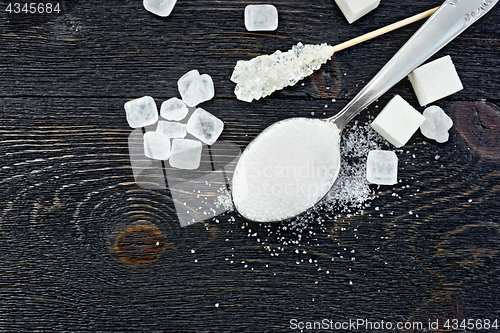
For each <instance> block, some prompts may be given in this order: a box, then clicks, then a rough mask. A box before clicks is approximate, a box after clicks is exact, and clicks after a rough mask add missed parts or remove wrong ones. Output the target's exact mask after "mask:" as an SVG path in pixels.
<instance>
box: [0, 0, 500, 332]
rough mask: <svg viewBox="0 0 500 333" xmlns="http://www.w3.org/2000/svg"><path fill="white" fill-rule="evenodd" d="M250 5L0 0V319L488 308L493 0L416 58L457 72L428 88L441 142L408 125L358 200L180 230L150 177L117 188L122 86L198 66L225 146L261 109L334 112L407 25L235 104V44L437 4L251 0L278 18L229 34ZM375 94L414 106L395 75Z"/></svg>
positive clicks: (122, 163)
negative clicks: (21, 8) (344, 8)
mask: <svg viewBox="0 0 500 333" xmlns="http://www.w3.org/2000/svg"><path fill="white" fill-rule="evenodd" d="M19 2H21V3H24V2H23V1H19ZM54 3H55V2H54ZM252 3H258V2H252V1H204V0H197V1H188V0H185V1H184V0H179V1H178V2H177V4H176V6H175V8H174V10H173V12H172V14H171V15H170V16H169V17H167V18H161V17H157V16H155V15H153V14H151V13H149V12H147V11H146V10H145V9H144V8H143V5H142V1H140V0H120V1H118V0H110V1H96V0H87V1H78V0H74V1H64V0H61V1H59V4H60V9H61V12H60V13H59V14H57V13H53V14H50V15H49V14H33V15H27V14H9V13H7V12H6V11H5V8H6V6H7V4H8V2H6V1H0V46H1V47H0V133H1V137H0V156H1V162H0V166H1V176H0V191H1V194H2V196H1V199H0V330H1V331H6V332H19V331H35V330H37V331H84V330H89V331H112V330H120V331H141V330H145V331H172V332H189V331H193V332H280V331H294V330H292V329H290V325H289V323H290V320H291V319H294V318H296V319H298V320H299V321H314V320H322V319H323V318H327V319H332V320H335V321H346V320H349V319H356V318H363V319H368V320H372V321H381V320H384V321H392V322H396V321H422V322H424V323H427V321H428V320H429V319H435V318H438V319H440V320H441V322H444V320H446V319H452V318H457V319H460V320H462V319H469V318H471V319H490V320H492V321H493V320H495V319H498V320H500V298H499V282H500V281H499V270H500V261H499V259H500V252H499V251H500V224H499V223H500V221H499V212H500V203H499V192H500V172H499V163H500V140H499V139H500V118H499V116H500V39H499V37H498V36H499V31H500V23H499V22H500V7H498V6H497V7H496V8H494V9H493V10H492V11H491V12H490V13H489V14H487V15H486V16H485V17H484V18H482V19H481V20H480V21H479V22H477V23H476V24H474V25H473V26H472V27H471V28H469V29H468V30H467V31H465V32H464V33H463V34H462V35H461V36H459V37H458V38H456V39H455V40H454V41H453V42H452V43H450V44H449V45H448V46H446V47H445V48H444V49H443V50H441V51H440V52H438V54H436V55H435V56H434V57H433V58H432V59H435V58H438V57H441V56H444V55H451V57H452V59H453V61H454V63H455V66H456V68H457V71H458V73H459V75H460V78H461V80H462V83H463V84H464V89H463V90H462V91H460V92H458V93H456V94H454V95H452V96H450V97H447V98H445V99H443V100H441V101H438V102H437V103H436V104H437V105H439V106H441V107H442V108H443V109H444V110H445V111H446V112H447V113H448V114H449V115H450V116H451V117H452V119H453V121H454V127H453V128H452V129H451V131H450V140H449V141H448V142H447V143H444V144H437V143H435V142H434V141H432V140H428V139H426V138H424V137H423V136H422V135H421V134H420V132H417V133H416V134H415V136H414V137H413V138H412V139H411V140H410V142H408V144H407V146H406V147H404V148H403V150H402V151H403V153H402V154H399V155H398V157H399V163H400V165H404V168H400V170H399V179H400V180H401V182H400V183H399V184H398V185H397V186H394V187H380V188H377V187H376V186H373V187H372V189H373V190H374V191H376V193H377V195H378V197H377V198H375V199H374V200H373V201H372V202H370V203H369V204H367V205H366V206H365V207H364V211H363V212H362V213H361V212H360V210H359V209H358V210H356V209H352V212H351V213H349V212H341V211H338V212H335V210H333V211H328V212H322V211H316V212H312V213H310V215H309V217H308V218H302V219H301V220H300V222H297V221H287V222H281V223H276V224H273V225H260V224H256V223H251V222H247V221H245V220H244V219H242V218H241V217H239V216H238V214H237V213H236V212H229V213H226V214H223V215H221V216H219V217H218V218H217V220H215V219H207V220H206V221H204V222H202V223H197V224H195V225H192V226H189V227H186V228H181V227H180V226H179V222H178V220H177V217H176V215H175V211H174V206H173V203H172V199H171V197H170V192H169V190H168V189H167V190H161V189H159V190H154V189H149V190H148V189H144V188H141V187H139V186H137V184H136V183H135V182H134V177H133V175H132V170H131V167H130V159H129V154H128V141H127V140H128V135H129V134H130V132H131V129H130V127H129V126H128V124H127V121H126V118H125V112H124V109H123V104H124V103H125V102H126V101H128V100H130V99H132V98H137V97H141V96H144V95H149V96H152V97H154V98H155V99H156V101H157V104H158V105H159V104H160V103H161V102H162V101H163V100H165V99H167V98H170V97H173V96H178V91H177V85H176V81H177V80H178V78H179V77H180V76H182V75H183V74H184V73H185V72H187V71H189V70H191V69H198V70H199V71H200V72H201V73H207V74H209V75H211V76H212V78H213V80H214V84H215V90H216V95H215V98H214V99H213V100H211V101H209V102H206V103H204V104H203V107H204V108H205V109H206V110H209V111H210V112H212V113H213V114H215V115H216V116H217V117H219V118H220V119H222V120H223V121H224V123H225V130H224V132H223V133H222V135H221V137H220V139H219V140H221V141H227V142H232V143H235V144H237V145H239V147H240V148H241V149H244V148H245V147H246V145H247V144H248V143H249V142H250V141H251V140H252V139H253V138H254V137H255V136H256V135H257V134H258V133H259V132H260V131H262V130H263V129H264V128H266V127H267V126H269V125H270V124H272V123H274V122H275V121H278V120H281V119H285V118H288V117H292V116H305V117H313V116H312V115H311V113H312V112H315V113H316V115H318V114H319V115H320V114H323V113H325V117H327V116H332V115H334V114H335V113H336V112H338V111H339V110H340V109H341V107H342V106H344V105H345V104H346V103H347V102H348V101H349V100H350V99H351V98H352V97H354V95H355V94H356V93H357V92H358V91H359V90H360V88H361V87H362V86H363V85H364V84H365V83H366V82H368V80H369V79H370V78H371V77H373V76H374V75H375V74H376V72H377V71H378V70H379V69H380V68H381V67H382V66H383V64H384V63H386V62H387V61H388V60H389V59H390V57H391V56H392V55H393V54H394V53H395V52H396V51H397V50H398V49H399V48H400V47H401V46H402V45H403V44H404V42H405V41H406V40H407V39H408V38H409V37H410V36H411V35H412V34H413V33H414V32H415V31H416V30H417V29H418V27H419V26H420V24H421V23H416V24H412V25H410V26H408V27H405V28H402V29H400V30H398V31H395V32H391V33H390V34H388V35H385V36H382V37H378V38H377V39H374V40H371V41H368V42H365V43H364V44H361V45H357V46H354V47H352V48H350V49H346V50H344V51H341V52H339V53H338V54H336V55H334V57H333V58H332V60H331V61H330V62H328V63H327V64H326V65H325V66H323V67H322V68H321V69H320V70H318V71H317V72H316V73H315V74H313V75H312V76H311V77H309V78H306V79H305V80H303V81H302V82H301V83H303V85H302V84H301V83H299V84H297V86H295V87H291V88H287V89H285V90H283V91H281V92H278V93H275V94H273V95H272V96H270V97H268V98H266V99H263V100H261V101H257V102H253V103H251V104H248V103H245V102H241V101H238V100H236V98H235V97H234V94H233V89H234V84H233V83H232V82H230V81H229V77H230V75H231V73H232V69H233V68H234V64H235V63H236V61H237V60H241V59H245V60H248V59H250V58H252V57H254V56H257V55H260V54H268V53H272V52H274V51H275V50H277V49H280V50H283V51H285V50H288V49H289V48H291V47H292V46H293V45H294V44H296V43H297V42H299V41H301V42H304V43H311V44H318V43H325V42H327V43H329V44H332V45H334V44H337V43H340V42H343V41H346V40H348V39H351V38H353V37H356V36H358V35H361V34H363V33H366V32H369V31H372V30H374V29H377V28H379V27H382V26H385V25H387V24H390V23H393V22H395V21H397V20H400V19H403V18H405V17H408V16H411V15H414V14H417V13H419V12H422V11H424V10H427V9H430V8H432V7H435V6H438V5H440V4H441V1H425V0H424V1H407V0H405V1H392V0H383V1H382V3H381V4H380V6H379V7H378V8H377V9H376V10H375V11H373V12H372V13H370V14H368V15H367V16H365V17H363V18H362V19H360V20H359V21H357V22H355V23H353V24H352V25H349V24H348V23H347V21H346V20H345V19H344V17H343V16H342V14H341V12H340V10H339V9H338V7H337V6H336V5H335V4H334V2H333V1H331V0H328V1H326V0H318V1H298V0H297V1H292V0H290V1H279V2H269V3H271V4H274V5H275V6H276V7H277V8H278V11H279V19H280V21H279V28H278V30H277V31H275V32H247V31H246V30H245V28H244V21H243V11H244V8H245V6H246V5H247V4H252ZM344 73H345V75H344ZM394 94H400V95H402V96H403V97H404V98H405V99H407V100H408V101H409V102H410V103H411V104H412V105H414V106H415V107H418V103H417V101H416V98H415V96H414V93H413V90H412V88H411V85H410V83H409V81H408V80H406V79H405V80H403V81H402V82H401V83H399V84H398V85H397V86H396V87H394V88H393V89H391V90H390V91H389V92H388V93H386V94H385V95H384V96H383V97H381V98H380V100H379V101H378V105H380V106H383V105H385V103H386V102H387V101H388V100H389V99H390V98H392V96H394ZM332 99H336V100H337V102H336V103H332V101H331V100H332ZM324 105H328V106H329V107H328V108H325V107H324ZM418 110H419V111H422V110H423V108H420V107H418ZM378 111H379V109H377V108H375V106H371V107H369V108H368V109H367V110H366V111H364V112H363V113H362V114H361V115H360V116H358V117H357V118H356V120H358V121H359V123H366V122H367V121H368V120H369V119H371V118H373V116H375V115H376V114H377V112H378ZM413 155H415V156H416V157H413ZM436 155H439V159H436ZM381 214H382V216H381ZM318 221H319V222H318ZM298 225H299V226H298ZM299 234H301V235H302V236H301V237H302V238H301V240H300V241H296V240H297V238H298V235H299ZM291 240H293V241H291ZM157 242H158V243H157ZM156 244H159V245H158V246H157V245H156ZM352 258H354V259H352ZM499 324H500V323H499ZM295 331H297V330H295ZM373 331H374V332H375V331H377V330H373ZM378 331H387V330H378ZM466 331H467V332H476V331H478V330H477V329H468V330H466ZM489 331H492V332H494V331H497V332H498V331H500V330H499V329H497V330H495V329H490V330H489ZM406 332H410V331H406Z"/></svg>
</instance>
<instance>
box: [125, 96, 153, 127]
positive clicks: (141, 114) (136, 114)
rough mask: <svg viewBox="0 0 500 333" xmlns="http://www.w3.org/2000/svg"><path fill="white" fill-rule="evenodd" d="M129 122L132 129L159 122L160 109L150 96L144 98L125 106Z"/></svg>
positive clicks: (127, 103) (129, 102)
mask: <svg viewBox="0 0 500 333" xmlns="http://www.w3.org/2000/svg"><path fill="white" fill-rule="evenodd" d="M124 108H125V113H126V115H127V122H128V124H129V126H130V127H132V128H137V127H144V126H148V125H152V124H154V123H156V122H157V121H158V109H157V108H156V103H155V100H154V99H153V98H152V97H150V96H144V97H141V98H137V99H134V100H131V101H128V102H126V103H125V105H124Z"/></svg>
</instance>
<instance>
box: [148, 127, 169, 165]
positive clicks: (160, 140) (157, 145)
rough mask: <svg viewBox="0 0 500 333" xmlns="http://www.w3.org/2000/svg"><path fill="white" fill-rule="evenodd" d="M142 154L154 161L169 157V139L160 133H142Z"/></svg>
mask: <svg viewBox="0 0 500 333" xmlns="http://www.w3.org/2000/svg"><path fill="white" fill-rule="evenodd" d="M144 154H145V155H146V156H147V157H149V158H152V159H155V160H167V159H168V158H169V157H170V138H169V137H168V136H166V135H165V134H163V133H160V132H146V133H144Z"/></svg>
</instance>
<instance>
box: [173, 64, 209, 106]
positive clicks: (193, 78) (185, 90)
mask: <svg viewBox="0 0 500 333" xmlns="http://www.w3.org/2000/svg"><path fill="white" fill-rule="evenodd" d="M177 86H178V88H179V93H180V94H181V97H182V100H183V101H184V103H186V105H188V106H196V105H198V104H200V103H203V102H205V101H208V100H210V99H212V98H213V97H214V83H213V81H212V78H211V77H210V76H209V75H208V74H203V75H200V73H199V72H198V71H197V70H196V69H193V70H191V71H189V72H187V73H186V74H184V75H183V76H182V77H181V78H180V79H179V81H177Z"/></svg>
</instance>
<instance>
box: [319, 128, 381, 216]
mask: <svg viewBox="0 0 500 333" xmlns="http://www.w3.org/2000/svg"><path fill="white" fill-rule="evenodd" d="M388 148H389V144H388V142H387V141H385V140H384V138H383V137H382V136H381V135H379V134H378V133H377V132H375V131H374V130H373V128H371V126H370V125H369V124H359V123H358V122H357V121H355V122H354V123H353V124H348V125H347V127H346V128H345V129H344V131H343V134H342V140H341V141H340V152H341V167H340V173H339V176H338V178H337V181H336V182H335V186H333V187H332V188H331V190H330V192H329V193H328V195H327V196H326V197H325V199H324V200H323V201H322V202H321V203H320V204H319V205H318V208H319V209H321V210H326V211H327V212H351V211H353V210H362V209H364V208H366V204H367V202H369V201H370V200H372V199H374V198H375V192H374V190H373V189H371V188H370V183H369V182H368V181H367V179H366V160H367V156H368V153H369V152H370V151H371V150H380V149H388ZM348 161H349V162H348Z"/></svg>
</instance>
